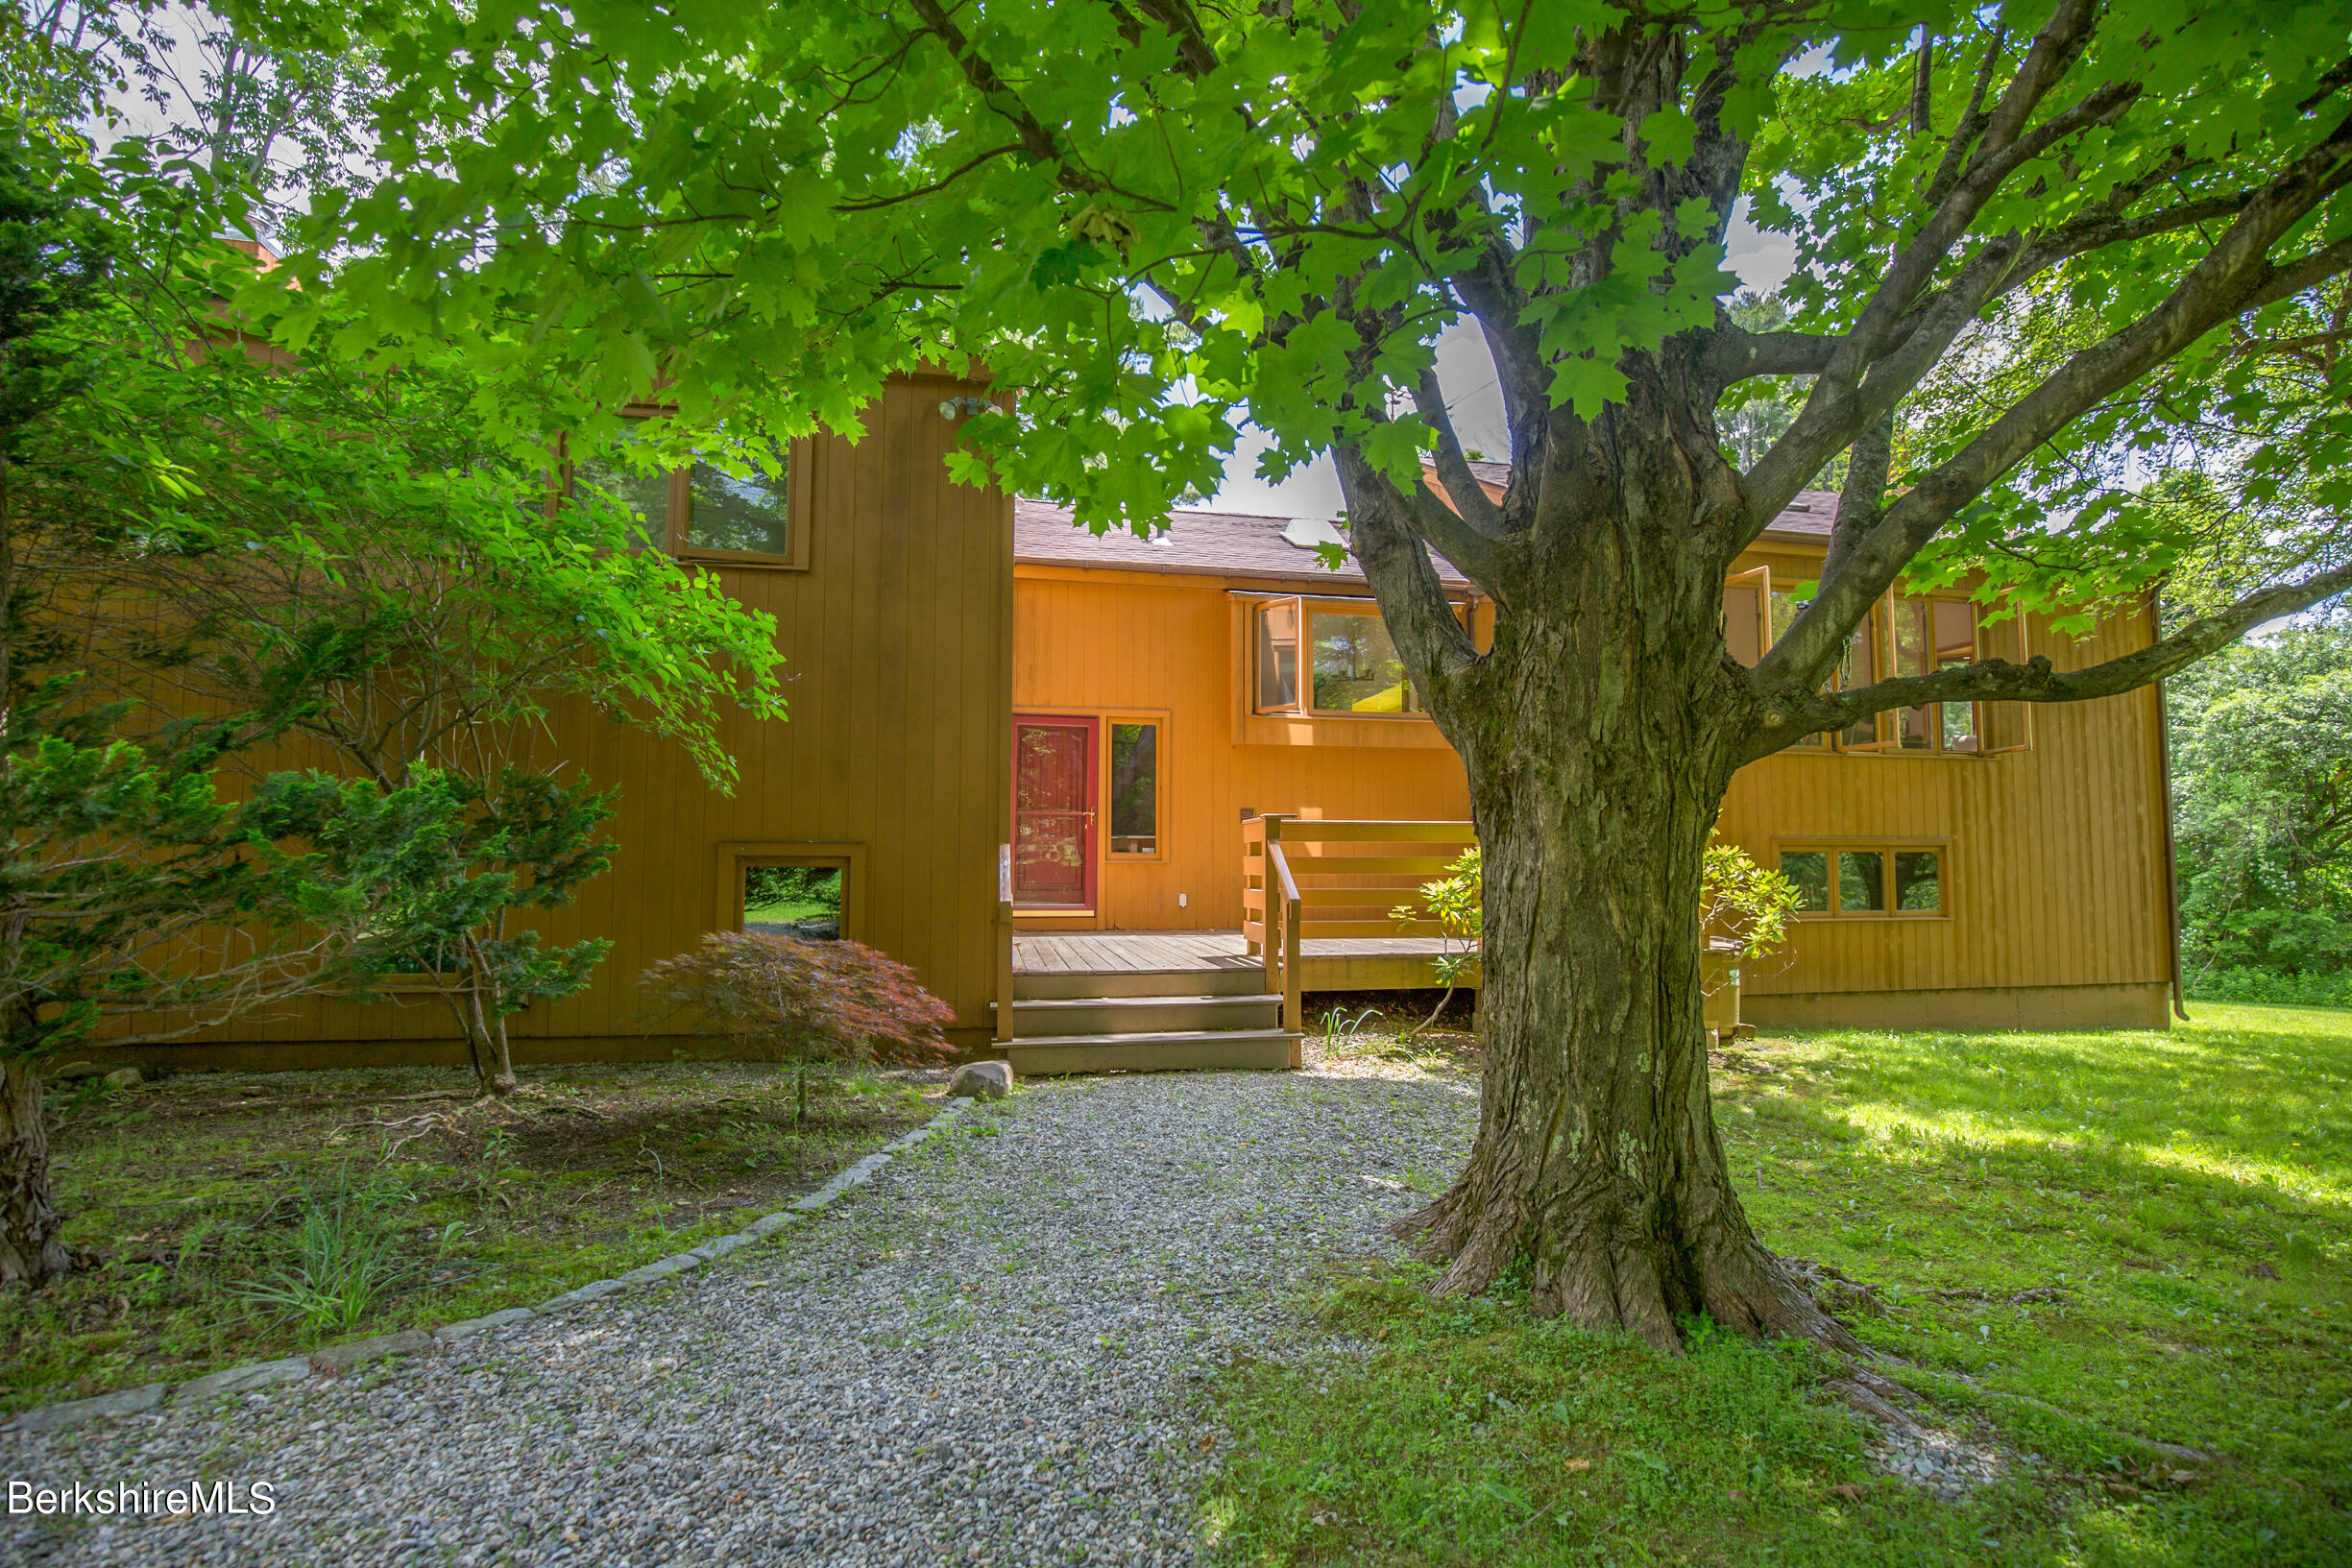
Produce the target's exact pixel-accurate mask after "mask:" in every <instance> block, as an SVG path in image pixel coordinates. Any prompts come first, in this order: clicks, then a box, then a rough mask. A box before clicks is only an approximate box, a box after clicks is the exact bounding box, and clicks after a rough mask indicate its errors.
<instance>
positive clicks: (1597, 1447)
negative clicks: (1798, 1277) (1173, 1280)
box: [1204, 1003, 2352, 1568]
mask: <svg viewBox="0 0 2352 1568" xmlns="http://www.w3.org/2000/svg"><path fill="white" fill-rule="evenodd" d="M2193 1011H2194V1019H2195V1021H2194V1024H2192V1025H2188V1026H2185V1027H2180V1028H2176V1029H2175V1030H2173V1031H2172V1032H2170V1033H2168V1034H2152V1033H2115V1034H2014V1035H1932V1034H1871V1033H1840V1034H1825V1035H1816V1036H1810V1037H1804V1038H1795V1039H1788V1040H1778V1041H1766V1042H1759V1043H1758V1044H1757V1045H1756V1046H1755V1047H1754V1048H1742V1049H1739V1050H1736V1051H1734V1053H1732V1054H1731V1055H1730V1056H1729V1057H1727V1058H1724V1059H1721V1060H1719V1062H1718V1064H1717V1071H1716V1073H1715V1084H1716V1111H1717V1116H1718V1118H1719V1120H1720V1122H1721V1124H1722V1130H1723V1138H1724V1144H1725V1146H1726V1149H1727V1152H1728V1153H1729V1154H1730V1156H1731V1158H1732V1160H1733V1163H1734V1169H1735V1170H1737V1172H1738V1175H1739V1178H1740V1182H1741V1186H1742V1190H1743V1194H1744V1195H1745V1197H1746V1199H1747V1202H1748V1204H1749V1209H1750V1213H1751V1215H1752V1216H1753V1218H1755V1220H1756V1223H1757V1225H1758V1229H1759V1231H1760V1232H1761V1233H1762V1235H1763V1237H1764V1239H1765V1240H1766V1242H1768V1243H1769V1244H1770V1245H1772V1246H1774V1247H1775V1248H1777V1249H1778V1250H1780V1251H1782V1252H1783V1253H1785V1254H1789V1255H1794V1256H1800V1257H1805V1258H1810V1259H1815V1260H1818V1261H1819V1262H1821V1263H1824V1264H1827V1265H1829V1266H1832V1267H1834V1268H1835V1269H1837V1270H1839V1271H1841V1272H1842V1273H1844V1274H1846V1275H1848V1276H1851V1277H1852V1278H1854V1279H1855V1280H1858V1281H1860V1282H1862V1283H1864V1284H1865V1285H1867V1286H1868V1287H1870V1288H1871V1290H1872V1291H1875V1293H1876V1296H1877V1298H1878V1301H1879V1303H1881V1304H1882V1305H1880V1306H1879V1307H1877V1308H1875V1309H1874V1308H1873V1307H1872V1306H1871V1304H1870V1302H1869V1301H1868V1300H1867V1299H1866V1298H1864V1299H1861V1300H1859V1302H1858V1303H1857V1304H1855V1305H1853V1306H1851V1307H1850V1309H1849V1310H1847V1312H1846V1314H1845V1315H1846V1316H1847V1318H1848V1320H1849V1321H1850V1322H1852V1323H1853V1325H1854V1326H1855V1330H1856V1332H1857V1333H1858V1334H1860V1335H1861V1336H1862V1338H1863V1339H1866V1340H1867V1341H1869V1342H1870V1343H1872V1344H1873V1345H1874V1346H1876V1347H1877V1348H1879V1350H1881V1351H1883V1352H1885V1353H1886V1355H1887V1357H1888V1358H1890V1360H1889V1361H1888V1363H1885V1364H1884V1365H1883V1366H1882V1368H1881V1369H1882V1370H1883V1371H1885V1372H1886V1373H1887V1374H1888V1375H1890V1376H1893V1377H1895V1378H1896V1379H1897V1380H1898V1381H1900V1382H1902V1383H1903V1384H1904V1385H1905V1386H1907V1387H1910V1388H1912V1389H1914V1390H1916V1391H1917V1392H1918V1393H1919V1394H1921V1395H1922V1396H1924V1398H1925V1400H1926V1401H1927V1407H1926V1409H1925V1411H1923V1414H1924V1415H1925V1417H1926V1418H1927V1419H1928V1421H1929V1423H1930V1424H1933V1425H1938V1426H1942V1427H1945V1428H1948V1429H1951V1430H1954V1431H1957V1432H1959V1433H1962V1434H1963V1435H1968V1436H1969V1437H1971V1438H1972V1439H1973V1440H1976V1441H1990V1442H1993V1443H1997V1444H1999V1445H2000V1446H2001V1447H2003V1448H2005V1449H2007V1450H2009V1451H2010V1452H2012V1453H2015V1454H2019V1455H2028V1454H2029V1455H2034V1456H2038V1457H2039V1459H2038V1461H2037V1462H2035V1463H2032V1464H2029V1465H2026V1466H2025V1467H2023V1468H2021V1469H2019V1470H2017V1471H2016V1472H2014V1473H2013V1474H2012V1475H2011V1477H2010V1478H2009V1479H2007V1480H2004V1481H2002V1482H2000V1483H1999V1484H1995V1485H1994V1486H1991V1487H1989V1488H1987V1489H1985V1490H1984V1491H1981V1492H1979V1493H1977V1494H1976V1496H1975V1497H1974V1498H1972V1499H1971V1500H1970V1501H1969V1502H1967V1503H1964V1504H1956V1505H1955V1504H1946V1503H1939V1502H1936V1501H1934V1500H1933V1499H1931V1498H1929V1497H1928V1496H1927V1495H1926V1494H1924V1493H1922V1492H1920V1491H1917V1490H1915V1489H1913V1488H1910V1487H1908V1486H1906V1485H1904V1484H1901V1483H1898V1482H1896V1481H1894V1480H1892V1479H1891V1478H1889V1477H1887V1476H1885V1475H1884V1474H1882V1473H1880V1472H1879V1471H1878V1470H1877V1469H1876V1468H1875V1467H1874V1466H1873V1465H1872V1464H1871V1463H1870V1462H1869V1460H1868V1459H1867V1456H1866V1453H1865V1441H1866V1438H1867V1436H1868V1432H1867V1430H1866V1429H1865V1428H1863V1427H1862V1425H1861V1424H1860V1423H1859V1422H1857V1421H1855V1420H1854V1419H1853V1418H1851V1417H1849V1416H1848V1415H1846V1414H1844V1413H1843V1412H1842V1411H1839V1410H1837V1409H1835V1408H1832V1406H1831V1404H1830V1402H1829V1401H1828V1400H1827V1399H1826V1398H1825V1397H1824V1396H1823V1395H1822V1394H1821V1393H1820V1391H1819V1388H1818V1385H1819V1383H1820V1382H1821V1380H1822V1379H1823V1378H1824V1377H1825V1376H1826V1375H1829V1367H1830V1363H1829V1362H1828V1361H1827V1359H1826V1358H1824V1357H1822V1356H1820V1355H1819V1354H1817V1353H1815V1352H1813V1351H1810V1350H1806V1349H1803V1348H1797V1347H1768V1346H1759V1345H1755V1344H1751V1343H1748V1342H1745V1341H1741V1340H1738V1339H1729V1338H1726V1337H1724V1336H1722V1335H1719V1334H1707V1333H1705V1332H1702V1333H1701V1335H1700V1337H1699V1338H1698V1339H1697V1340H1696V1341H1695V1343H1694V1347H1693V1349H1692V1352H1691V1353H1690V1354H1689V1355H1687V1356H1686V1357H1685V1358H1683V1359H1681V1360H1679V1361H1674V1360H1668V1359H1665V1358H1661V1357H1659V1356H1656V1355H1654V1354H1652V1353H1651V1352H1649V1351H1647V1350H1646V1349H1644V1348H1642V1347H1640V1346H1638V1345H1637V1344H1635V1343H1633V1342H1631V1341H1629V1340H1627V1339H1623V1338H1620V1337H1615V1336H1599V1335H1590V1334H1584V1333H1579V1332H1575V1331H1572V1330H1566V1329H1563V1328H1561V1327H1559V1326H1557V1325H1555V1324H1549V1323H1544V1322H1540V1321H1537V1320H1534V1319H1532V1318H1531V1317H1529V1316H1528V1315H1527V1314H1526V1312H1525V1310H1524V1306H1523V1301H1522V1300H1521V1299H1518V1298H1515V1297H1514V1296H1513V1295H1512V1293H1511V1292H1510V1291H1500V1292H1497V1293H1496V1294H1495V1295H1494V1296H1492V1297H1490V1298H1487V1299H1482V1300H1478V1301H1472V1302H1459V1301H1435V1300H1432V1299H1431V1298H1430V1297H1429V1296H1428V1295H1427V1294H1426V1292H1425V1291H1424V1290H1423V1289H1422V1288H1421V1287H1422V1285H1423V1284H1424V1282H1425V1275H1421V1274H1419V1273H1417V1272H1416V1271H1413V1270H1404V1271H1401V1272H1399V1271H1392V1270H1385V1269H1375V1270H1370V1271H1368V1272H1358V1273H1356V1274H1355V1275H1354V1276H1353V1277H1343V1278H1342V1279H1341V1280H1340V1281H1339V1282H1338V1283H1337V1284H1336V1285H1335V1288H1334V1290H1333V1291H1332V1293H1331V1295H1330V1297H1329V1299H1328V1300H1327V1301H1326V1302H1325V1304H1324V1307H1323V1311H1324V1314H1325V1315H1326V1317H1327V1319H1328V1320H1329V1321H1330V1322H1331V1323H1332V1324H1333V1325H1334V1326H1335V1327H1336V1328H1338V1329H1339V1330H1340V1331H1342V1332H1344V1333H1346V1334H1348V1335H1351V1336H1354V1337H1356V1338H1359V1339H1363V1340H1367V1341H1369V1342H1370V1351H1369V1353H1368V1354H1367V1356H1366V1357H1364V1358H1363V1359H1361V1360H1349V1359H1346V1358H1333V1359H1328V1360H1316V1361H1311V1362H1308V1363H1301V1364H1297V1365H1279V1364H1274V1363H1246V1364H1243V1365H1240V1366H1237V1367H1235V1368H1234V1369H1232V1370H1231V1371H1230V1372H1228V1373H1227V1374H1225V1375H1224V1377H1223V1378H1222V1379H1221V1380H1220V1382H1219V1384H1218V1385H1217V1387H1216V1392H1215V1395H1214V1397H1215V1398H1216V1400H1217V1401H1218V1403H1219V1411H1220V1414H1221V1415H1222V1417H1223V1419H1224V1422H1225V1424H1226V1426H1227V1429H1228V1431H1229V1433H1230V1435H1231V1439H1230V1443H1229V1447H1228V1451H1227V1453H1226V1456H1225V1459H1224V1463H1223V1465H1222V1468H1221V1469H1220V1471H1219V1474H1218V1476H1217V1478H1216V1480H1215V1482H1214V1484H1213V1485H1212V1487H1211V1488H1210V1490H1209V1492H1208V1495H1207V1497H1206V1499H1205V1503H1204V1509H1205V1524H1206V1528H1207V1530H1208V1532H1209V1534H1210V1537H1211V1540H1212V1542H1213V1543H1214V1548H1215V1553H1216V1555H1217V1556H1220V1557H1222V1558H1224V1560H1228V1561H1235V1562H1253V1563H1267V1564H1289V1563H1298V1564H1308V1563H1318V1564H1320V1563H1343V1562H1345V1563H1357V1562H1363V1563H1375V1564H1381V1563H1394V1564H1431V1565H1436V1564H1470V1563H1477V1564H1486V1563H1497V1564H1536V1563H1547V1564H1548V1563H1587V1562H1591V1563H1648V1562H1690V1563H1727V1564H1728V1563H1758V1562H1773V1563H1782V1562H1786V1563H1821V1564H1849V1563H1854V1564H1858V1563H1889V1564H1894V1563H1904V1564H1910V1563H1943V1562H1955V1563H1956V1562H1970V1563H1978V1562H1996V1563H2037V1564H2038V1563H2051V1564H2067V1563H2086V1564H2119V1565H2121V1564H2129V1565H2174V1564H2177V1565H2181V1568H2188V1565H2192V1564H2194V1565H2198V1568H2202V1565H2206V1564H2235V1563H2243V1564H2249V1565H2251V1564H2264V1565H2273V1564H2302V1563H2311V1564H2321V1563H2329V1564H2334V1563H2343V1562H2347V1561H2352V1519H2348V1516H2347V1508H2352V1313H2347V1311H2346V1308H2345V1301H2346V1299H2347V1298H2352V1100H2348V1099H2347V1096H2346V1081H2347V1077H2348V1076H2352V1013H2345V1012H2339V1011H2328V1010H2316V1009H2289V1008H2280V1007H2262V1006H2250V1005H2249V1006H2231V1005H2223V1004H2219V1003H2203V1004H2198V1005H2196V1006H2195V1007H2194V1009H2193ZM2045 1288H2054V1289H2045ZM2021 1291H2037V1292H2039V1293H2037V1294H2036V1295H2034V1296H2028V1297H2025V1299H2023V1300H2021V1301H2013V1300H2012V1298H2013V1297H2016V1296H2018V1294H2019V1292H2021ZM2150 1440H2153V1441H2160V1442H2169V1443H2180V1444H2186V1445H2189V1446H2191V1447H2194V1448H2197V1449H2202V1450H2205V1451H2208V1452H2211V1453H2217V1454H2219V1455H2221V1456H2224V1457H2225V1460H2226V1462H2224V1463H2223V1464H2221V1465H2220V1466H2219V1467H2217V1468H2215V1469H2213V1470H2212V1471H2211V1472H2209V1473H2206V1474H2203V1475H2200V1476H2199V1477H2198V1478H2197V1479H2195V1480H2194V1481H2193V1482H2191V1483H2189V1484H2185V1485H2175V1484H2172V1482H2171V1479H2170V1476H2171V1472H2172V1471H2173V1469H2174V1466H2173V1465H2171V1464H2170V1463H2169V1462H2167V1461H2165V1460H2164V1459H2161V1457H2160V1456H2159V1455H2158V1454H2157V1453H2156V1452H2155V1451H2153V1450H2151V1449H2150V1448H2149V1447H2148V1443H2149V1441H2150Z"/></svg>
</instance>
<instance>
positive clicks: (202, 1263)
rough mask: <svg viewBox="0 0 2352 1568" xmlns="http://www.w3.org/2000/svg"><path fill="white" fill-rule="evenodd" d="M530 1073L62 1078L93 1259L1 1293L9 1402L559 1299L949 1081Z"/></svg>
mask: <svg viewBox="0 0 2352 1568" xmlns="http://www.w3.org/2000/svg"><path fill="white" fill-rule="evenodd" d="M522 1076H523V1090H522V1093H521V1095H519V1096H517V1097H515V1098H512V1099H509V1100H504V1101H493V1100H477V1099H474V1098H472V1095H471V1093H470V1087H471V1085H472V1082H473V1073H472V1070H471V1069H460V1070H449V1069H430V1068H413V1069H400V1070H391V1071H377V1072H337V1073H191V1074H186V1075H182V1076H176V1077H171V1078H167V1079H165V1080H164V1081H162V1082H160V1083H154V1084H147V1085H143V1086H140V1087H137V1088H133V1089H128V1090H109V1089H108V1088H107V1087H106V1086H105V1085H104V1084H103V1083H102V1082H100V1081H99V1080H96V1079H90V1080H86V1081H85V1082H84V1083H83V1084H82V1085H80V1086H78V1087H75V1086H58V1087H57V1088H56V1089H55V1090H54V1091H53V1098H52V1103H51V1112H52V1115H53V1117H54V1118H55V1119H56V1121H55V1127H56V1130H55V1131H54V1132H53V1133H52V1135H51V1152H52V1155H53V1158H54V1160H55V1162H56V1170H55V1183H56V1194H57V1200H58V1206H59V1209H60V1211H61V1213H62V1214H63V1215H64V1216H65V1217H66V1220H67V1223H66V1230H65V1239H66V1242H67V1243H68V1244H69V1245H70V1246H72V1247H73V1248H74V1249H75V1250H76V1251H77V1252H78V1253H81V1254H83V1255H84V1256H85V1258H86V1259H87V1260H88V1264H87V1266H84V1267H80V1268H77V1269H76V1270H75V1271H74V1272H73V1273H72V1274H70V1275H68V1276H66V1277H65V1278H64V1279H61V1280H59V1281H56V1282H54V1283H52V1284H50V1285H49V1286H47V1287H46V1288H44V1289H42V1290H40V1291H25V1290H23V1289H21V1288H9V1289H6V1290H0V1410H14V1409H20V1408H22V1407H24V1406H27V1405H36V1404H46V1403H49V1402H50V1401H53V1400H59V1399H71V1398H78V1397H81V1396H83V1395H86V1394H93V1393H100V1392H104V1391H106V1390H107V1389H109V1388H117V1387H130V1386H133V1385H137V1384H142V1383H155V1382H173V1381H178V1380H182V1379H185V1378H190V1377H195V1376H197V1375H199V1374H201V1373H203V1372H206V1371H209V1370H213V1369H215V1368H217V1367H220V1366H225V1365H230V1364H232V1363H237V1362H244V1361H255V1360H260V1359H265V1358H269V1357H275V1356H283V1355H290V1354H295V1353H298V1352H303V1351H308V1350H311V1349H314V1348H316V1347H318V1346H320V1345H322V1344H326V1343H329V1342H332V1341H334V1340H338V1339H359V1338H365V1337H367V1336H370V1335H376V1334H384V1333H388V1332H391V1331H392V1330H394V1329H399V1328H408V1327H428V1326H431V1325H434V1324H438V1323H444V1322H449V1321H451V1320H453V1319H456V1318H460V1317H469V1316H474V1315H480V1314H483V1313H489V1312H495V1311H497V1310H498V1309H500V1308H503V1307H513V1306H529V1305H532V1304H534V1303H536V1302H540V1301H544V1300H546V1298H547V1297H549V1296H552V1295H555V1294H558V1293H560V1292H561V1291H566V1290H569V1289H570V1288H571V1287H573V1286H575V1285H582V1284H585V1283H587V1282H588V1281H590V1280H593V1279H598V1278H603V1277H608V1276H611V1275H615V1274H618V1273H622V1272H625V1271H626V1270H628V1269H630V1268H634V1267H636V1266H639V1265H641V1264H645V1263H651V1262H652V1261H654V1260H655V1259H657V1258H662V1257H666V1256H667V1255H668V1254H670V1253H673V1252H677V1251H679V1250H681V1249H682V1248H684V1247H689V1246H693V1245H695V1244H697V1243H699V1242H703V1241H705V1240H708V1239H709V1238H711V1237H713V1236H716V1235H720V1234H723V1233H724V1232H727V1231H730V1230H735V1229H739V1228H740V1226H741V1225H743V1224H744V1223H745V1222H747V1221H749V1220H750V1219H752V1218H756V1217H758V1216H760V1215H763V1214H767V1213H771V1212H773V1211H774V1210H776V1209H778V1208H781V1207H783V1206H784V1205H785V1204H786V1203H788V1202H789V1201H790V1200H791V1199H792V1198H793V1197H794V1196H796V1195H798V1194H802V1193H805V1192H807V1191H809V1190H811V1189H812V1188H814V1187H816V1186H817V1185H819V1184H820V1183H822V1182H823V1181H824V1180H825V1179H826V1178H827V1177H829V1176H831V1175H832V1174H833V1173H834V1172H835V1171H836V1170H839V1169H840V1168H841V1167H842V1166H844V1165H846V1164H848V1163H849V1162H850V1161H852V1160H855V1159H857V1158H858V1157H859V1156H860V1155H861V1154H864V1153H867V1152H869V1151H870V1150H872V1149H873V1148H875V1147H877V1146H880V1145H881V1144H883V1143H885V1142H886V1141H888V1140H889V1139H890V1138H893V1137H895V1136H897V1134H898V1133H899V1132H901V1131H903V1130H904V1129H906V1128H907V1127H909V1126H911V1125H913V1124H914V1123H916V1122H920V1121H922V1120H924V1119H925V1118H927V1117H928V1116H930V1115H931V1114H932V1112H933V1111H934V1110H935V1109H936V1107H935V1105H934V1104H933V1103H931V1098H936V1097H938V1096H939V1095H940V1094H942V1093H943V1092H944V1091H943V1089H942V1088H941V1087H940V1086H938V1085H930V1086H917V1085H916V1084H914V1083H911V1082H909V1080H908V1079H907V1078H906V1077H905V1076H903V1075H899V1074H874V1075H860V1076H853V1077H848V1078H842V1079H836V1080H831V1081H829V1082H827V1083H826V1084H825V1085H824V1086H823V1087H822V1089H821V1090H820V1092H819V1093H817V1094H816V1095H815V1096H814V1098H812V1100H811V1103H810V1114H809V1120H808V1122H805V1123H803V1122H796V1121H795V1120H794V1116H793V1093H792V1079H791V1077H790V1075H789V1074H788V1073H780V1072H778V1071H777V1070H776V1069H774V1068H771V1067H766V1066H760V1065H750V1064H739V1063H715V1062H714V1063H684V1062H680V1063H664V1064H654V1065H626V1066H621V1065H598V1066H580V1067H549V1068H526V1069H524V1070H523V1073H522ZM927 1096H929V1097H931V1098H926V1097H927Z"/></svg>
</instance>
